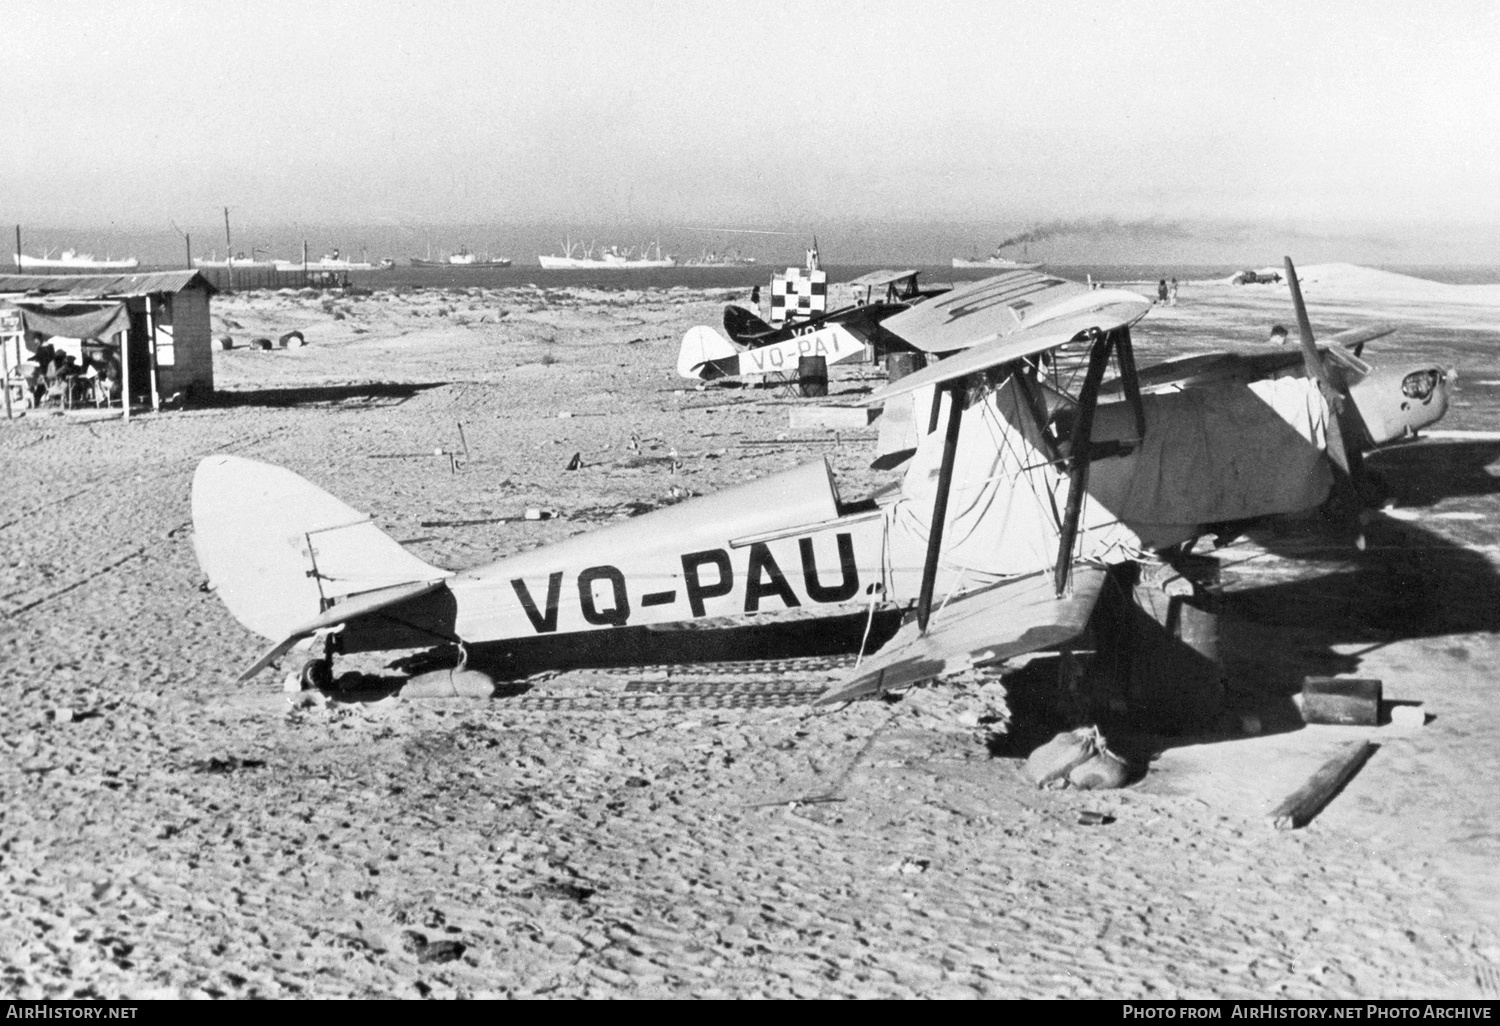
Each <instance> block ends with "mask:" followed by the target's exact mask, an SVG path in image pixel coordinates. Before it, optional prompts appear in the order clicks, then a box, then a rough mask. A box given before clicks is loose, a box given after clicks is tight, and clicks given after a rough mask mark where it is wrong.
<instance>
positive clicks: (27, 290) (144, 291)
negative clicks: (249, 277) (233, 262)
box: [0, 270, 219, 299]
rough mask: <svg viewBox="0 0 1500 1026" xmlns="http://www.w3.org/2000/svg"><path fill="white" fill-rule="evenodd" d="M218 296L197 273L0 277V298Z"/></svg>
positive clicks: (21, 275)
mask: <svg viewBox="0 0 1500 1026" xmlns="http://www.w3.org/2000/svg"><path fill="white" fill-rule="evenodd" d="M195 288H197V289H203V290H205V291H207V292H209V293H214V292H218V291H219V290H218V289H216V288H214V285H213V282H211V281H209V280H208V279H207V278H205V277H204V276H203V275H202V274H200V273H198V272H197V271H186V270H184V271H152V272H149V273H146V274H0V295H16V296H20V295H24V296H26V298H28V299H31V298H36V299H51V298H53V297H56V298H58V299H126V298H130V297H133V296H153V295H158V294H160V293H163V292H185V291H187V290H188V289H195Z"/></svg>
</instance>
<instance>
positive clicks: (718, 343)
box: [677, 324, 739, 380]
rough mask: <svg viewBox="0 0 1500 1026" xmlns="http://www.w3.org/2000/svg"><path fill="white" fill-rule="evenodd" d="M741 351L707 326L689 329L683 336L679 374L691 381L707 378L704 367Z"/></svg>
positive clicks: (679, 357) (679, 354)
mask: <svg viewBox="0 0 1500 1026" xmlns="http://www.w3.org/2000/svg"><path fill="white" fill-rule="evenodd" d="M738 354H739V349H738V348H737V347H736V346H735V344H734V343H733V342H731V341H729V339H727V338H725V337H724V336H723V335H720V334H719V333H718V332H717V331H715V330H714V329H712V328H710V327H708V326H707V325H703V324H700V325H698V326H697V327H695V328H689V329H688V330H687V334H685V335H683V336H682V348H681V349H680V350H678V353H677V373H678V374H679V375H680V376H682V377H684V378H689V379H691V380H703V379H705V378H706V377H707V375H705V373H704V365H705V364H708V363H711V362H712V361H714V360H722V359H724V358H726V357H730V356H737V355H738Z"/></svg>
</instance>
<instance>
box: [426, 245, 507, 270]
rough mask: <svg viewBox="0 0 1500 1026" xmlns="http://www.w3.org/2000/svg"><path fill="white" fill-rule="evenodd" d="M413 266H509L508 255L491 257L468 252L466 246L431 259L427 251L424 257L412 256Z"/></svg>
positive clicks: (485, 254) (430, 254)
mask: <svg viewBox="0 0 1500 1026" xmlns="http://www.w3.org/2000/svg"><path fill="white" fill-rule="evenodd" d="M411 265H412V266H413V267H509V266H510V257H492V256H490V255H489V254H487V253H470V252H469V248H468V247H467V246H460V247H459V250H458V252H457V253H450V254H449V255H448V256H445V257H441V258H439V259H433V256H432V253H431V252H430V251H429V252H428V254H427V256H425V257H415V256H414V257H412V258H411Z"/></svg>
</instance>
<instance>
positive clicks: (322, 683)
mask: <svg viewBox="0 0 1500 1026" xmlns="http://www.w3.org/2000/svg"><path fill="white" fill-rule="evenodd" d="M297 676H298V677H299V679H301V681H302V690H303V691H326V690H327V689H328V688H331V687H332V686H333V660H332V659H309V660H308V661H307V662H305V663H303V664H302V670H301V672H300V673H298V675H297Z"/></svg>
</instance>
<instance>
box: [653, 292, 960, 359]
mask: <svg viewBox="0 0 1500 1026" xmlns="http://www.w3.org/2000/svg"><path fill="white" fill-rule="evenodd" d="M920 273H921V272H920V271H916V270H900V271H872V272H870V273H869V274H864V275H861V276H860V277H858V278H855V279H853V280H852V281H848V282H845V283H844V285H845V287H846V288H850V289H853V290H854V294H855V296H856V302H854V303H852V304H850V305H849V306H844V307H840V308H839V309H837V310H831V311H829V312H828V313H825V314H818V315H817V316H814V317H810V318H807V319H804V320H797V321H793V322H791V323H790V324H784V325H782V326H780V327H777V326H774V325H771V324H767V323H766V322H765V321H763V320H761V319H760V317H759V316H758V315H757V314H755V313H753V312H752V311H750V310H748V309H746V308H745V307H743V306H735V305H730V306H726V307H725V308H724V331H725V333H726V334H727V336H728V337H727V338H726V337H725V335H721V334H719V333H718V332H717V331H715V330H714V329H713V328H710V327H708V326H707V325H699V326H697V327H694V328H689V329H688V331H687V334H685V335H684V336H683V338H682V347H681V348H680V349H679V350H678V353H677V373H678V374H680V375H681V376H682V377H684V378H689V379H697V380H701V381H713V380H716V379H718V378H725V377H738V376H740V375H746V374H775V373H786V372H790V371H795V370H796V369H797V361H798V360H800V359H801V358H802V357H805V356H821V357H822V358H823V359H824V360H825V361H826V363H827V364H830V365H831V364H835V363H842V362H843V361H845V360H852V359H854V358H856V357H860V356H863V355H865V353H866V351H867V349H873V355H874V357H875V359H876V361H877V362H878V361H879V360H880V359H881V358H882V357H884V355H885V354H886V353H887V352H889V351H891V350H895V349H903V350H904V349H909V348H910V346H908V345H907V344H906V343H905V342H904V341H902V340H901V339H899V338H896V337H895V336H892V335H888V334H886V333H884V332H883V331H882V330H881V327H880V325H881V322H882V321H884V320H886V319H887V318H889V317H891V316H892V315H894V314H898V313H900V312H901V311H902V310H906V309H908V308H909V307H911V306H912V305H914V304H916V303H920V302H922V301H923V300H924V299H930V298H931V297H933V296H940V295H942V294H943V293H945V292H947V291H948V289H947V288H946V287H938V288H930V289H924V288H922V287H921V286H920V285H918V284H917V276H918V274H920Z"/></svg>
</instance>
